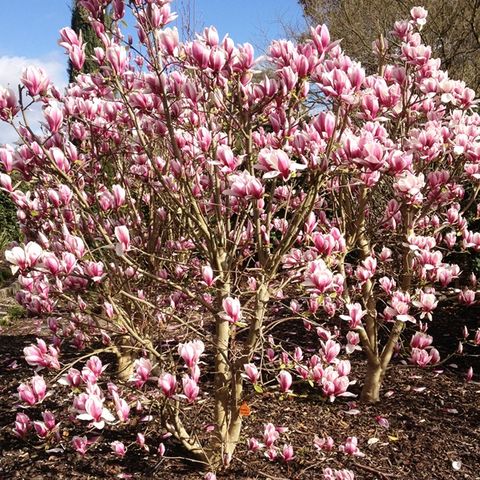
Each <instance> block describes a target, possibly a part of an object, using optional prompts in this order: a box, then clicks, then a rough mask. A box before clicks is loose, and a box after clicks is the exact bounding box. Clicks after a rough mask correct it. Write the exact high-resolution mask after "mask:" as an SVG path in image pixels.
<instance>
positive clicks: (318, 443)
mask: <svg viewBox="0 0 480 480" xmlns="http://www.w3.org/2000/svg"><path fill="white" fill-rule="evenodd" d="M313 446H314V447H315V448H316V449H317V450H318V451H320V450H324V451H326V452H331V451H332V450H333V449H334V448H335V442H334V441H333V438H332V437H325V438H319V437H317V435H315V438H314V439H313Z"/></svg>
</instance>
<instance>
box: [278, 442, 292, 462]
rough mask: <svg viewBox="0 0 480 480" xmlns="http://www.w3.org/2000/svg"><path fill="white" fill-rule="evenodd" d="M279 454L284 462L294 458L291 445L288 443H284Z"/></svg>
mask: <svg viewBox="0 0 480 480" xmlns="http://www.w3.org/2000/svg"><path fill="white" fill-rule="evenodd" d="M281 456H282V459H283V461H284V462H287V463H288V462H291V461H292V460H293V459H294V458H295V455H294V453H293V447H292V446H291V445H289V444H285V445H284V446H283V448H282V453H281Z"/></svg>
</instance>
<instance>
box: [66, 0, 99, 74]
mask: <svg viewBox="0 0 480 480" xmlns="http://www.w3.org/2000/svg"><path fill="white" fill-rule="evenodd" d="M71 28H72V30H74V31H75V32H76V33H77V34H78V35H80V33H81V34H82V38H83V41H84V42H85V44H86V48H85V57H86V60H85V63H84V65H83V68H82V71H81V73H92V72H95V71H96V70H97V69H98V64H97V63H96V62H95V61H94V60H93V59H92V55H93V53H94V48H95V47H103V44H102V42H101V41H100V40H99V38H98V37H97V35H96V33H95V31H94V30H93V28H92V27H91V25H90V23H89V22H88V12H87V11H86V10H85V9H84V8H83V7H81V6H80V5H79V1H78V0H73V5H72V22H71ZM78 73H80V72H78V71H76V70H75V69H74V68H73V65H72V62H71V61H69V62H68V80H69V81H70V82H72V81H73V80H74V79H75V76H76V75H78Z"/></svg>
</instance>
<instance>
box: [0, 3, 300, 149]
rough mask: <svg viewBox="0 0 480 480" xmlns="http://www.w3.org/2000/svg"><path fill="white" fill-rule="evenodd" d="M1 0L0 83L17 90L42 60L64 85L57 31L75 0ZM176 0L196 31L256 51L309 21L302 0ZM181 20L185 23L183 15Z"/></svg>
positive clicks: (5, 134)
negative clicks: (211, 30) (212, 29)
mask: <svg viewBox="0 0 480 480" xmlns="http://www.w3.org/2000/svg"><path fill="white" fill-rule="evenodd" d="M1 3H2V7H3V9H2V13H1V15H0V85H1V86H4V87H7V86H8V87H10V88H12V89H13V90H16V86H17V85H18V83H19V78H20V76H21V73H22V70H23V69H24V68H25V67H27V66H28V65H37V66H40V67H42V68H44V69H45V70H46V72H47V74H48V76H49V78H50V79H51V80H52V81H53V83H54V84H55V85H56V86H57V87H60V88H62V87H64V86H65V85H66V83H67V73H66V68H67V57H66V55H65V54H64V51H63V49H62V48H61V47H59V46H58V45H57V41H58V38H59V35H58V31H59V30H60V29H61V28H63V27H65V26H69V25H70V17H71V9H70V6H71V0H2V1H1ZM7 5H8V6H7ZM172 5H173V6H172V9H173V10H174V11H176V12H178V13H179V14H181V13H182V12H184V11H185V7H186V6H188V5H190V7H191V8H190V12H192V13H191V18H192V19H193V22H192V23H193V26H194V27H195V28H194V30H195V31H199V30H201V29H202V28H203V27H205V26H209V25H215V26H216V27H217V29H218V31H219V34H220V36H221V37H223V35H225V34H226V33H229V34H230V37H231V38H232V39H233V40H234V41H235V42H236V43H244V42H250V43H251V44H252V45H253V46H254V47H255V49H256V55H257V56H260V55H262V54H263V53H265V49H266V47H267V46H268V44H269V43H270V41H271V40H273V39H276V38H284V37H285V27H286V26H288V27H289V28H290V29H292V28H293V29H295V30H297V31H298V30H302V29H303V28H304V25H305V22H304V21H303V19H302V15H301V9H300V7H299V5H298V3H297V0H174V1H173V3H172ZM177 23H178V26H179V27H180V26H181V24H182V22H181V20H180V19H179V20H178V21H177ZM179 30H180V31H181V29H180V28H179ZM30 115H31V120H32V121H38V120H39V119H41V112H40V111H39V110H38V109H37V110H34V109H32V111H31V112H30ZM14 140H15V135H14V132H13V131H12V130H11V129H10V128H9V127H8V126H6V125H4V124H0V144H2V143H4V142H5V143H6V142H13V141H14Z"/></svg>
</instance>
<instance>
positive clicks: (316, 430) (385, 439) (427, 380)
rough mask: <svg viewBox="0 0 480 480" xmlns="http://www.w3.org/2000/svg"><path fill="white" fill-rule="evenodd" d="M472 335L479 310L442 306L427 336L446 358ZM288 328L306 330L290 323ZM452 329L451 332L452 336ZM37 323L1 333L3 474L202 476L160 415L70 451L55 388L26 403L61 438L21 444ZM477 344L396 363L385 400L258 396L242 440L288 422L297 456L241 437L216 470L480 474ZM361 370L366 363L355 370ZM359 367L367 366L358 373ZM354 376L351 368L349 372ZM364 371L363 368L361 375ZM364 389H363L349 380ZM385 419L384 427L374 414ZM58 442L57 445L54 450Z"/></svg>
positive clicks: (435, 479) (440, 477) (437, 479)
mask: <svg viewBox="0 0 480 480" xmlns="http://www.w3.org/2000/svg"><path fill="white" fill-rule="evenodd" d="M465 322H466V323H467V326H468V328H469V330H470V334H471V335H472V334H473V332H474V331H475V329H476V328H478V327H479V326H480V309H478V308H475V309H470V310H463V309H460V310H458V309H446V308H445V309H444V310H443V313H442V314H441V315H440V316H439V318H438V319H436V320H435V321H434V322H433V323H432V329H431V331H430V332H429V333H431V334H433V335H434V337H435V340H436V341H435V345H436V346H437V347H438V346H439V347H440V350H441V353H442V354H443V355H442V356H444V355H445V353H447V352H452V351H453V350H455V346H456V343H457V341H458V338H459V337H460V334H461V329H462V326H463V325H464V323H465ZM285 329H286V330H285V331H284V332H283V334H284V335H290V336H293V337H295V335H301V334H302V332H303V328H302V327H299V329H298V331H296V330H295V326H294V325H286V326H285ZM447 332H450V333H447ZM34 334H35V327H34V325H32V322H31V321H29V320H27V321H25V320H23V321H15V322H14V323H13V325H10V326H8V327H3V330H2V331H1V332H0V479H5V480H10V479H29V480H36V479H49V478H52V479H59V480H60V479H67V478H79V479H96V478H99V479H100V478H134V479H152V478H165V479H170V478H175V479H198V478H201V473H200V471H199V468H198V466H197V465H195V464H194V463H191V462H188V461H185V460H184V459H182V458H181V457H183V456H184V453H183V452H182V451H181V450H180V449H179V448H178V446H176V445H175V444H174V443H173V441H171V439H167V440H164V442H165V445H166V448H167V450H166V454H165V457H163V458H161V457H160V456H159V455H158V454H157V453H156V449H157V446H158V445H159V443H160V442H161V441H162V438H161V435H162V432H161V430H160V429H159V427H158V425H157V424H155V423H154V422H149V423H145V424H143V423H140V422H139V419H140V418H141V417H142V416H144V415H145V411H144V412H141V413H138V414H137V413H135V412H134V413H133V414H132V415H131V416H132V421H131V423H130V424H129V426H128V427H127V428H126V429H125V427H122V428H123V430H122V432H123V433H122V434H121V435H120V432H119V430H116V429H115V427H112V428H108V429H105V430H104V431H103V432H102V435H103V437H101V438H99V439H98V444H97V445H96V446H95V447H94V448H93V449H92V451H91V452H89V454H87V456H85V457H81V456H80V455H78V454H76V453H75V452H74V451H72V449H71V447H70V445H69V443H70V439H71V437H72V436H73V435H76V434H79V433H81V432H79V431H74V430H73V427H72V424H71V422H70V421H68V416H69V412H68V404H69V403H70V402H68V403H65V404H62V398H61V397H60V396H58V397H56V396H55V395H52V396H51V397H49V398H48V399H46V400H45V402H44V404H43V405H41V406H40V408H37V407H35V408H32V409H29V410H28V414H29V415H30V416H31V417H34V418H36V419H39V416H40V412H41V411H43V410H45V409H46V408H48V409H51V410H52V411H60V413H59V417H60V420H62V421H63V423H62V424H61V426H60V433H61V436H62V440H61V441H60V442H57V443H55V444H53V443H52V445H49V446H45V444H44V443H41V442H40V441H37V440H35V439H34V435H32V436H31V438H30V440H28V441H24V440H20V439H18V438H16V437H15V436H14V435H13V433H12V425H13V422H14V419H15V415H16V413H17V411H18V410H17V408H16V407H15V394H16V389H17V386H18V384H19V383H20V382H21V381H22V380H25V379H27V378H29V377H31V375H32V370H31V369H30V368H29V367H28V365H26V363H25V361H24V360H23V357H22V349H23V348H24V347H25V346H27V345H29V344H30V343H32V342H34V340H35V335H34ZM479 356H480V348H479V347H476V348H475V347H471V346H467V347H466V348H465V351H464V354H463V355H462V356H455V357H452V358H450V359H448V360H447V361H446V362H445V363H444V364H443V365H441V367H439V368H437V369H425V370H420V369H417V368H412V367H408V366H403V365H400V364H396V365H394V366H392V368H391V369H390V370H389V372H388V375H387V378H386V380H385V388H384V390H383V392H382V395H383V398H384V400H383V401H382V402H381V403H380V404H378V405H374V406H365V405H361V404H352V403H351V402H350V403H349V402H348V401H347V400H339V401H336V402H335V403H333V404H331V403H328V402H325V401H324V400H323V399H322V398H321V397H320V396H319V395H318V394H315V393H313V391H310V392H307V391H304V392H302V391H300V389H296V390H295V392H296V393H297V394H298V396H290V397H287V398H284V399H280V398H279V397H278V396H276V395H269V394H263V395H260V394H253V392H252V395H251V400H250V406H251V410H252V414H251V415H250V416H249V417H246V420H245V429H244V438H245V439H247V438H249V437H251V436H255V437H257V438H259V439H261V437H262V430H263V427H262V426H263V424H264V423H267V422H272V423H274V424H275V425H277V426H284V427H288V431H287V432H286V433H283V434H282V435H281V437H280V441H279V444H280V445H283V443H284V442H285V443H291V444H292V445H293V446H294V448H295V460H294V461H293V462H291V463H290V464H288V465H285V464H282V463H280V462H269V461H268V460H267V459H266V458H264V457H263V455H262V453H256V454H252V453H248V452H247V450H246V446H245V444H244V443H242V444H241V445H240V446H239V447H238V450H237V453H236V456H235V458H234V459H233V462H232V465H231V468H230V470H229V471H228V472H227V473H224V474H218V478H219V479H220V478H222V479H228V480H233V479H240V480H247V479H261V478H272V479H305V480H309V479H321V478H323V477H322V475H321V472H322V470H323V468H325V467H328V466H329V467H332V468H349V469H351V470H353V471H354V472H355V478H356V479H359V480H367V479H368V480H375V479H380V480H385V479H405V480H406V479H409V480H422V479H425V480H451V479H470V480H479V479H480V402H479V400H480V383H479V381H478V380H479V376H478V372H480V359H479ZM470 365H472V366H473V368H474V369H475V371H476V376H475V377H474V381H473V382H470V383H466V382H465V381H464V375H465V372H466V370H467V368H468V366H470ZM358 368H359V369H360V370H361V369H362V366H361V365H360V367H358ZM356 373H361V372H356ZM352 377H353V378H355V375H352ZM359 378H361V375H359ZM352 390H353V392H354V393H358V391H359V386H358V387H357V386H353V388H352ZM378 416H381V417H384V418H386V419H387V420H388V422H389V427H388V428H384V427H382V426H380V425H379V424H378V423H377V421H376V417H378ZM139 431H140V432H144V433H145V434H146V439H147V444H149V445H150V448H151V451H150V453H148V454H147V453H146V452H145V451H144V450H141V449H140V448H139V447H138V446H137V445H135V437H136V433H137V432H139ZM315 435H318V436H319V437H324V436H327V435H330V436H331V437H333V439H334V440H335V444H336V449H335V451H333V452H327V453H318V452H317V451H316V450H315V448H314V447H313V438H314V436H315ZM353 435H354V436H356V437H357V438H358V439H359V447H360V449H361V451H362V452H363V453H364V454H365V456H364V457H348V456H346V455H344V454H343V453H341V452H339V451H338V445H340V444H342V443H344V441H345V440H346V438H347V436H353ZM113 440H122V441H124V442H125V441H131V442H132V443H131V444H130V445H129V448H128V452H127V454H126V456H125V457H124V458H123V459H121V460H119V459H118V458H117V457H115V456H114V455H113V454H112V453H111V450H110V446H109V444H110V442H111V441H113ZM58 448H59V449H60V451H57V450H56V449H58ZM64 448H65V450H63V449H64Z"/></svg>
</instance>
